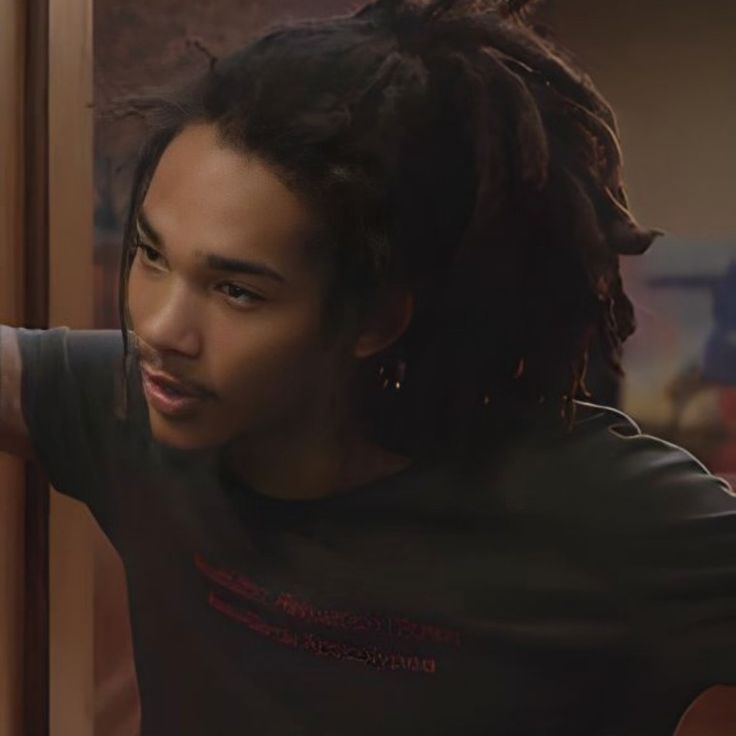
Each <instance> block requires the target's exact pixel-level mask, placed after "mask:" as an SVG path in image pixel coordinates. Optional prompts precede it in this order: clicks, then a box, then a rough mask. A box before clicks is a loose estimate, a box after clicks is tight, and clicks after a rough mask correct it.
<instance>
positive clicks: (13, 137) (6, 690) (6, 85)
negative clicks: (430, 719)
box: [0, 0, 24, 736]
mask: <svg viewBox="0 0 736 736" xmlns="http://www.w3.org/2000/svg"><path fill="white" fill-rule="evenodd" d="M22 2H23V0H2V2H0V100H2V101H3V104H2V106H0V323H4V324H15V325H17V324H18V319H19V317H20V314H21V304H22V299H23V294H22V290H21V286H22V283H23V280H22V278H21V277H22V271H21V267H22V261H21V256H22V250H21V247H22V242H23V233H22V218H23V199H22V196H23V160H22V151H23V138H22V122H23V121H22V111H23V53H24V48H23V35H24V34H23V5H22ZM23 509H24V507H23V463H22V461H20V460H18V459H16V458H12V457H10V456H9V455H4V454H1V453H0V736H18V735H19V734H21V733H22V732H23V725H22V704H23V700H22V696H23V693H22V672H23V566H24V558H23V555H24V546H23V545H24V537H23Z"/></svg>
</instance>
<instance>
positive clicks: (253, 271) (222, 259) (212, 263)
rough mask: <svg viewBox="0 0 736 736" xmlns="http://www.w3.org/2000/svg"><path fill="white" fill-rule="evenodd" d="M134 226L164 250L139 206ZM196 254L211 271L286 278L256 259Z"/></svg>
mask: <svg viewBox="0 0 736 736" xmlns="http://www.w3.org/2000/svg"><path fill="white" fill-rule="evenodd" d="M136 227H137V228H138V230H139V231H140V232H141V234H143V235H144V236H145V237H146V238H147V239H148V240H149V241H150V242H151V243H153V245H155V246H156V247H157V248H158V249H159V250H160V251H162V252H163V253H165V252H166V246H165V245H164V241H163V238H161V236H160V235H159V234H158V233H157V232H156V229H155V228H154V227H153V225H151V221H150V220H149V219H148V217H146V213H145V211H144V210H143V208H142V207H141V208H140V209H139V210H138V217H137V220H136ZM196 253H197V255H198V256H201V257H203V258H204V260H205V262H206V263H207V267H208V268H209V269H210V270H211V271H226V272H227V273H247V274H250V275H251V276H265V277H267V278H270V279H273V280H274V281H279V282H281V283H283V282H285V281H286V279H285V278H284V277H283V276H282V275H281V274H280V273H279V272H278V271H275V270H274V269H272V268H271V267H270V266H267V265H266V264H265V263H260V262H258V261H250V260H245V259H241V258H228V257H226V256H220V255H217V254H216V253H202V251H199V250H198V251H196Z"/></svg>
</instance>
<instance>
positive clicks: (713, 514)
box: [595, 434, 736, 689]
mask: <svg viewBox="0 0 736 736" xmlns="http://www.w3.org/2000/svg"><path fill="white" fill-rule="evenodd" d="M618 443H619V447H618V448H617V449H615V450H614V451H613V457H614V460H615V459H618V460H619V462H617V463H616V464H615V467H616V470H615V471H614V472H611V473H610V475H609V477H608V479H607V480H606V481H605V485H606V486H607V488H608V489H609V491H610V492H608V493H605V494H604V498H605V499H606V500H604V502H603V504H602V505H601V507H600V508H599V509H598V513H597V516H598V519H599V520H600V522H601V523H600V524H597V525H595V527H596V533H600V537H599V538H598V540H597V543H598V545H605V550H603V552H602V556H603V558H604V559H605V560H606V566H607V567H608V571H609V573H610V574H611V575H612V576H613V578H614V579H615V580H617V582H618V584H619V585H620V586H621V590H622V591H623V594H624V596H625V597H626V599H627V600H628V604H629V606H630V611H631V612H632V615H633V623H634V628H635V631H636V637H635V639H636V645H635V646H636V648H637V655H638V656H639V657H640V662H641V665H642V668H643V669H645V670H647V671H650V672H652V674H653V676H655V677H660V678H666V679H668V680H670V681H671V682H673V683H679V684H684V683H687V684H689V685H691V686H692V687H694V688H702V689H705V688H707V687H710V686H711V685H717V684H721V685H736V495H735V494H734V491H733V489H732V487H731V486H730V485H729V483H727V482H726V480H724V479H723V478H721V477H719V476H716V475H713V474H712V473H710V472H709V471H708V469H707V468H706V467H705V466H704V465H703V464H702V463H701V462H700V461H699V460H698V459H696V458H695V457H694V456H693V455H692V454H691V453H689V452H688V451H687V450H685V449H683V448H681V447H678V446H677V445H673V444H671V443H669V442H666V441H664V440H661V439H658V438H656V437H652V436H649V435H645V434H637V435H633V436H629V437H621V438H619V440H618ZM606 516H608V521H606ZM598 549H601V547H600V546H599V547H598Z"/></svg>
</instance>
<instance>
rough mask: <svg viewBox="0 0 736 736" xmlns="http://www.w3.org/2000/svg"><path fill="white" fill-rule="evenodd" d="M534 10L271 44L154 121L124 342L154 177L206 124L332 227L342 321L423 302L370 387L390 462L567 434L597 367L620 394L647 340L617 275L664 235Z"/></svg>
mask: <svg viewBox="0 0 736 736" xmlns="http://www.w3.org/2000/svg"><path fill="white" fill-rule="evenodd" d="M525 4H526V3H524V2H520V1H519V0H516V2H509V3H505V4H498V3H496V4H491V3H489V2H468V1H463V0H431V1H429V2H411V1H410V0H378V2H373V3H371V4H369V5H366V6H365V7H363V8H362V9H360V10H359V11H357V12H355V13H354V14H352V15H349V16H341V17H334V18H329V19H326V20H319V21H308V22H302V23H298V24H292V25H289V26H286V27H280V28H277V29H275V30H272V31H271V32H269V33H267V34H266V35H264V36H262V37H260V38H258V39H256V40H255V41H253V42H251V43H249V44H248V45H246V46H245V47H244V48H242V49H240V50H238V51H237V52H235V53H233V54H232V55H230V56H227V57H226V58H223V59H216V58H212V59H211V63H210V66H209V69H208V70H207V72H206V73H204V74H203V75H202V76H201V77H200V78H198V79H196V80H194V81H193V82H192V83H190V84H187V85H185V86H184V88H181V89H178V90H177V91H176V92H175V93H174V94H171V95H168V96H163V97H160V98H159V99H157V100H156V101H155V104H154V105H153V107H154V109H155V112H156V115H157V117H156V121H155V129H154V130H153V131H152V133H151V136H150V138H149V140H148V141H147V142H146V144H145V146H144V148H143V151H142V155H141V157H140V161H139V163H138V166H137V169H136V173H135V178H134V185H133V193H132V200H131V203H130V211H129V215H128V220H127V225H126V231H125V242H124V252H123V258H122V267H121V273H120V315H121V322H122V324H123V325H124V326H125V325H126V324H127V322H126V314H127V308H126V290H127V289H126V287H127V278H128V272H129V268H130V263H131V259H132V254H133V248H132V245H131V244H132V242H133V237H134V228H135V218H136V215H137V212H138V208H139V206H140V203H141V201H142V199H143V197H144V195H145V191H146V189H147V186H148V183H149V182H150V178H151V176H152V174H153V171H154V169H155V166H156V165H157V162H158V160H159V158H160V156H161V154H162V153H163V151H164V149H165V148H166V146H167V145H168V144H169V142H170V141H171V140H172V139H173V138H174V137H175V136H176V135H177V134H178V133H179V132H180V131H181V130H182V129H183V128H184V127H185V126H187V125H190V124H192V123H196V122H210V123H214V124H216V126H217V129H218V131H219V133H220V135H221V138H222V140H223V142H224V143H225V144H226V145H228V146H231V147H232V148H233V149H235V150H242V151H248V152H250V153H252V154H255V155H256V156H258V157H259V158H261V159H262V160H264V161H265V162H267V163H268V164H270V165H271V166H272V167H273V170H274V171H275V172H276V173H277V174H278V175H279V176H280V177H282V179H283V181H284V182H286V183H287V184H288V185H289V186H290V187H293V188H294V190H295V191H297V192H299V193H300V195H301V196H303V197H305V198H306V200H307V201H308V202H309V203H310V204H311V205H312V206H313V208H314V211H315V212H316V213H317V214H318V215H319V217H320V218H321V221H322V222H323V223H324V225H325V231H326V232H327V233H329V234H330V239H331V241H332V242H333V244H334V258H335V261H334V262H335V265H336V267H337V270H336V278H335V280H334V289H333V292H332V294H331V297H332V299H331V305H332V306H331V313H332V314H336V315H338V317H339V318H343V317H345V316H346V315H348V314H349V313H353V312H354V311H355V309H356V308H357V309H358V310H364V309H369V308H370V305H371V303H372V300H373V299H375V297H376V295H377V294H378V293H380V291H381V289H382V288H384V287H386V286H388V285H391V284H402V285H406V286H408V287H410V288H411V289H413V290H414V292H415V294H416V312H415V317H414V319H413V321H412V323H411V325H410V327H409V329H408V330H407V332H406V333H405V334H404V335H403V336H402V337H401V338H400V339H399V340H398V341H397V342H396V343H395V344H394V345H392V346H391V347H390V348H388V349H387V350H386V351H384V352H383V353H382V354H381V355H379V356H376V357H375V359H369V360H367V361H365V364H364V366H363V371H362V375H361V381H360V385H359V391H358V395H359V397H361V398H362V401H361V403H360V406H361V407H362V408H363V410H364V412H365V416H366V417H367V418H368V419H370V421H371V426H372V427H373V429H374V431H375V435H376V437H377V438H378V439H379V441H381V442H383V444H385V445H387V446H390V447H393V448H396V449H400V450H402V451H404V452H407V453H409V454H412V455H415V456H416V455H421V454H427V453H433V452H436V451H437V450H438V449H442V450H443V451H446V452H458V453H460V454H461V455H462V456H464V457H470V455H473V456H476V455H477V454H478V452H480V453H481V454H482V453H483V452H485V451H486V450H487V448H488V447H489V445H493V444H494V443H496V442H499V441H501V440H503V439H504V438H509V437H512V436H513V431H514V430H515V429H522V428H524V427H526V426H527V425H528V424H529V423H533V422H538V421H543V420H551V421H552V422H553V424H554V423H559V426H560V427H570V426H571V424H572V421H573V418H574V409H575V406H574V403H573V400H574V399H575V398H581V397H589V393H588V392H587V390H586V388H585V373H586V366H587V361H588V356H589V354H590V351H591V348H592V346H593V345H594V344H596V343H597V344H598V346H599V349H600V350H601V353H602V355H603V356H604V358H605V362H606V363H607V365H608V366H609V367H610V368H611V369H612V370H613V371H615V372H617V373H619V374H621V373H622V369H621V365H620V351H621V345H622V343H623V341H624V340H625V339H626V338H627V337H628V336H629V335H630V334H631V333H632V332H633V331H634V329H635V321H634V314H633V308H632V304H631V302H630V300H629V299H628V297H627V296H626V294H625V292H624V290H623V287H622V283H621V277H620V272H619V254H639V253H642V252H644V250H646V248H647V247H648V246H649V245H650V244H651V242H652V240H653V239H654V237H655V236H656V235H657V234H659V231H655V230H649V231H647V230H643V229H641V228H640V227H639V226H638V225H637V224H636V222H635V221H634V219H633V218H632V216H631V214H630V213H629V211H628V210H627V201H626V196H625V193H624V187H623V184H622V179H621V152H620V149H619V144H618V138H617V127H616V121H615V119H614V115H613V112H612V111H611V108H610V107H609V105H608V104H607V103H606V101H605V100H604V99H603V98H602V97H601V95H600V94H599V93H598V92H597V90H596V89H595V87H594V86H593V84H592V82H591V80H590V79H589V78H588V77H587V76H586V75H585V74H584V73H582V72H581V71H580V70H579V69H578V68H577V67H576V66H575V64H574V63H573V61H571V59H570V57H569V54H568V53H567V52H564V51H563V50H562V49H561V48H559V47H558V46H557V45H554V44H553V43H552V42H551V41H550V40H549V39H548V38H547V37H546V34H543V33H540V32H538V30H539V29H536V28H535V27H534V26H533V25H532V23H531V22H530V21H529V19H528V18H527V17H526V14H525V11H524V7H523V6H524V5H525ZM527 10H528V8H527ZM123 334H124V337H125V335H126V330H125V329H123ZM126 351H127V342H126ZM397 386H398V387H399V388H398V389H397Z"/></svg>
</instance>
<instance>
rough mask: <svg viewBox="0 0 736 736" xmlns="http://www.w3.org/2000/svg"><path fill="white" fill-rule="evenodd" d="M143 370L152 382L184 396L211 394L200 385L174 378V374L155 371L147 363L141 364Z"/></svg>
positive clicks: (199, 396) (197, 396) (201, 396)
mask: <svg viewBox="0 0 736 736" xmlns="http://www.w3.org/2000/svg"><path fill="white" fill-rule="evenodd" d="M141 370H142V371H143V372H144V373H145V375H146V376H147V377H148V379H149V380H150V381H151V382H152V383H154V384H156V385H158V386H163V387H164V388H168V389H171V390H173V391H176V392H177V393H179V394H181V395H182V396H192V397H196V398H205V397H206V396H208V395H210V394H209V392H208V391H206V390H205V389H203V388H200V387H199V386H195V385H193V384H191V383H187V382H186V381H182V380H180V379H178V378H174V376H172V375H170V374H168V373H162V372H161V371H155V370H153V369H152V368H149V367H148V366H147V365H141Z"/></svg>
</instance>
